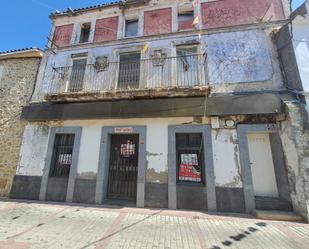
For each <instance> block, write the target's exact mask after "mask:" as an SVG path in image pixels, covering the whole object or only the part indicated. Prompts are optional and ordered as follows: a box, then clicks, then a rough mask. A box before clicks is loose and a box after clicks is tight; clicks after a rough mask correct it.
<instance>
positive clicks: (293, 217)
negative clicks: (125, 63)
mask: <svg viewBox="0 0 309 249" xmlns="http://www.w3.org/2000/svg"><path fill="white" fill-rule="evenodd" d="M253 215H254V216H255V217H256V218H258V219H263V220H279V221H290V222H302V221H304V219H303V217H301V216H299V215H297V214H295V213H293V212H286V211H278V210H254V211H253Z"/></svg>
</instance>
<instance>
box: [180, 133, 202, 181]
mask: <svg viewBox="0 0 309 249" xmlns="http://www.w3.org/2000/svg"><path fill="white" fill-rule="evenodd" d="M203 150H204V147H203V140H202V134H200V133H178V134H176V155H177V160H176V162H177V182H178V183H182V182H190V183H200V184H204V183H205V179H204V170H205V169H204V158H203V154H204V153H203Z"/></svg>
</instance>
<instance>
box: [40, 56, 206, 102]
mask: <svg viewBox="0 0 309 249" xmlns="http://www.w3.org/2000/svg"><path fill="white" fill-rule="evenodd" d="M139 58H140V55H138V56H136V54H135V55H133V56H132V55H130V54H128V55H124V56H123V58H122V57H120V61H119V62H110V61H108V59H107V58H106V57H101V58H100V59H99V60H97V61H96V63H95V64H88V65H86V63H85V60H84V62H83V61H81V60H80V61H78V62H77V63H75V64H73V66H70V67H58V68H53V69H52V70H51V71H50V73H46V75H45V84H47V88H48V89H47V93H46V94H45V100H47V101H52V102H65V101H90V100H112V99H141V98H163V97H187V96H191V97H192V96H207V95H208V94H209V85H208V82H207V66H206V63H205V61H206V57H205V56H204V55H196V54H195V55H186V56H177V57H164V56H156V57H152V58H151V59H139Z"/></svg>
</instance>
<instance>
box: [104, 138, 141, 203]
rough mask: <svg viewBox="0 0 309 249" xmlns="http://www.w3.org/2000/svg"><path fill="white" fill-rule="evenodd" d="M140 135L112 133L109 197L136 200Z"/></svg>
mask: <svg viewBox="0 0 309 249" xmlns="http://www.w3.org/2000/svg"><path fill="white" fill-rule="evenodd" d="M138 140H139V137H138V135H112V137H111V152H110V166H109V176H108V192H107V197H108V198H117V199H123V200H130V201H135V200H136V189H137V172H138Z"/></svg>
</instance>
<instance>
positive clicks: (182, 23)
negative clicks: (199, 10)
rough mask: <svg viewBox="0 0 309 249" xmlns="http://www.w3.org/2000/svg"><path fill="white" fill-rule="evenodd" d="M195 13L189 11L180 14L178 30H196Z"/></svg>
mask: <svg viewBox="0 0 309 249" xmlns="http://www.w3.org/2000/svg"><path fill="white" fill-rule="evenodd" d="M193 22H194V13H193V11H187V12H183V13H179V14H178V30H186V29H192V28H194V25H193Z"/></svg>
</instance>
